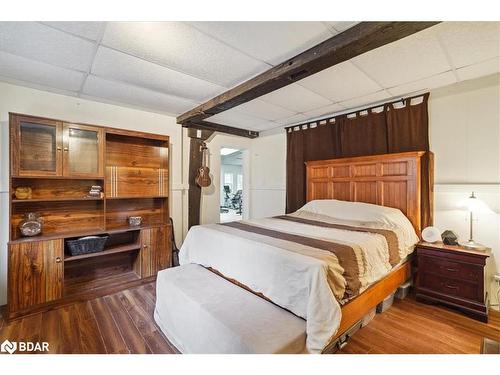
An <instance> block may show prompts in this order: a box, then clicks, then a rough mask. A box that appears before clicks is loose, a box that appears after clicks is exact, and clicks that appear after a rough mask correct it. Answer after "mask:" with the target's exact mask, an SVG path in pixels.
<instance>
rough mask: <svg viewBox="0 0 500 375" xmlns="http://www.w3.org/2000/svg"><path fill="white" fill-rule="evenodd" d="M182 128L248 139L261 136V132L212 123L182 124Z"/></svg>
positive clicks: (189, 122)
mask: <svg viewBox="0 0 500 375" xmlns="http://www.w3.org/2000/svg"><path fill="white" fill-rule="evenodd" d="M182 126H183V127H185V128H190V129H200V130H211V131H216V132H220V133H226V134H232V135H237V136H240V137H247V138H257V137H258V136H259V132H256V131H253V130H246V129H240V128H234V127H232V126H227V125H221V124H216V123H215V122H210V121H188V122H186V123H184V124H182Z"/></svg>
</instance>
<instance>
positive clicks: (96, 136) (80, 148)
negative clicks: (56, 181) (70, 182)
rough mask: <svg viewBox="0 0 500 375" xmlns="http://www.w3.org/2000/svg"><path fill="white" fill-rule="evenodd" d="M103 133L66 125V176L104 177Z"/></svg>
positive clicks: (92, 128)
mask: <svg viewBox="0 0 500 375" xmlns="http://www.w3.org/2000/svg"><path fill="white" fill-rule="evenodd" d="M103 144H104V143H103V131H102V129H100V128H95V127H92V126H86V125H77V124H64V175H65V176H85V177H92V176H94V177H101V176H102V175H103V167H102V163H103Z"/></svg>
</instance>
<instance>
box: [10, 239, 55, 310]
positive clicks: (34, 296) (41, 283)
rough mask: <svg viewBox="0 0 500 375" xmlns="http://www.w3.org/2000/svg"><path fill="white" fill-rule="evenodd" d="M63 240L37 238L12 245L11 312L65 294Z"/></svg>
mask: <svg viewBox="0 0 500 375" xmlns="http://www.w3.org/2000/svg"><path fill="white" fill-rule="evenodd" d="M62 260H63V241H62V240H51V241H35V242H24V243H19V244H13V245H10V246H9V265H8V266H9V270H8V273H9V285H8V293H9V298H8V305H9V312H15V311H19V310H23V309H27V308H29V307H31V306H35V305H38V304H41V303H45V302H50V301H53V300H56V299H59V298H61V297H62V290H63V264H64V263H63V261H62Z"/></svg>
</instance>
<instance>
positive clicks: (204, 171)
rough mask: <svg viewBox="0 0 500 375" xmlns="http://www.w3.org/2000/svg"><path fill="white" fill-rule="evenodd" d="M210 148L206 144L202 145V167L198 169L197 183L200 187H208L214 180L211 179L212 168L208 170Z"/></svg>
mask: <svg viewBox="0 0 500 375" xmlns="http://www.w3.org/2000/svg"><path fill="white" fill-rule="evenodd" d="M208 152H209V151H208V147H207V145H206V143H205V142H203V143H202V145H201V154H202V155H201V167H200V168H198V175H197V176H196V179H195V182H196V183H197V184H198V186H200V187H208V186H210V185H211V184H212V179H211V178H210V168H208V166H207V164H208V162H207V161H208Z"/></svg>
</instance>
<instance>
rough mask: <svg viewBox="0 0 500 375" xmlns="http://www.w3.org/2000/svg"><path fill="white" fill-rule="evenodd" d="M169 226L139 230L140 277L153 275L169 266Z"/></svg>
mask: <svg viewBox="0 0 500 375" xmlns="http://www.w3.org/2000/svg"><path fill="white" fill-rule="evenodd" d="M171 236H172V235H171V230H170V226H163V227H158V228H150V229H143V230H141V245H142V246H141V253H140V263H141V266H140V272H141V277H149V276H154V275H156V273H157V272H158V271H161V270H162V269H165V268H167V267H170V261H171V254H172V240H171Z"/></svg>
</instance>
